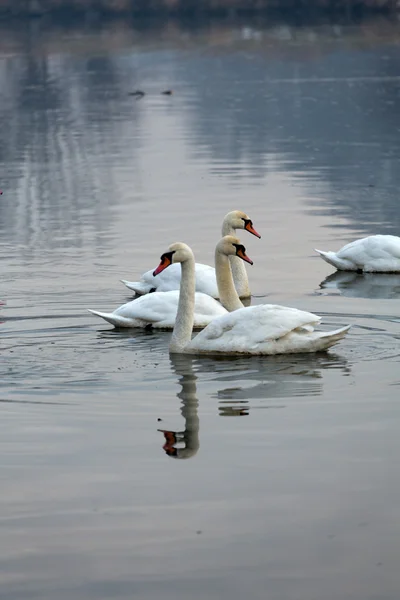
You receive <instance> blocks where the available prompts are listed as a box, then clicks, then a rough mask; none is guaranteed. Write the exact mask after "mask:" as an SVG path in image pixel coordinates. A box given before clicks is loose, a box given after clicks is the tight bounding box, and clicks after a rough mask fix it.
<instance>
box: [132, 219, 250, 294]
mask: <svg viewBox="0 0 400 600" xmlns="http://www.w3.org/2000/svg"><path fill="white" fill-rule="evenodd" d="M236 229H245V230H246V231H248V232H249V233H252V234H253V235H255V236H257V237H258V238H259V237H261V236H260V234H259V233H257V231H256V230H255V229H254V227H253V223H252V220H251V219H250V217H249V216H248V215H246V213H244V212H242V211H240V210H233V211H231V212H229V213H228V214H227V215H225V217H224V220H223V222H222V236H225V235H234V234H235V231H236ZM230 260H231V267H232V275H233V280H234V282H235V287H236V291H237V293H238V294H239V297H240V298H250V296H251V292H250V288H249V281H248V277H247V272H246V268H245V266H244V264H243V262H242V261H241V260H240V258H237V257H236V256H231V257H230ZM121 281H122V283H123V284H124V285H126V287H127V288H129V289H130V290H133V291H134V292H136V294H139V295H142V294H148V293H150V292H155V291H156V292H169V291H170V290H179V285H180V282H181V268H180V266H179V265H171V267H170V268H169V269H167V270H166V271H163V272H162V273H160V274H159V275H158V276H157V277H154V275H153V271H152V270H151V271H146V273H143V275H142V276H141V278H140V281H126V280H125V279H121ZM196 291H197V292H203V293H204V294H208V295H209V296H212V297H213V298H218V297H219V296H218V286H217V280H216V275H215V269H214V267H210V266H209V265H203V264H202V263H196Z"/></svg>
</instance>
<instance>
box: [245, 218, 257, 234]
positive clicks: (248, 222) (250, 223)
mask: <svg viewBox="0 0 400 600" xmlns="http://www.w3.org/2000/svg"><path fill="white" fill-rule="evenodd" d="M242 220H243V221H244V228H245V229H246V231H248V232H249V233H252V234H253V235H255V236H256V237H258V238H261V235H260V234H259V233H258V232H257V231H256V230H255V229H254V227H253V221H252V220H251V219H244V218H242Z"/></svg>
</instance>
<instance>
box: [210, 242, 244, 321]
mask: <svg viewBox="0 0 400 600" xmlns="http://www.w3.org/2000/svg"><path fill="white" fill-rule="evenodd" d="M238 260H240V259H238ZM215 271H216V277H217V285H218V295H219V299H220V302H221V304H222V306H224V307H225V308H226V310H228V311H229V312H232V311H234V310H237V309H238V308H243V304H242V303H241V302H240V299H239V296H238V293H237V291H236V288H235V285H234V283H233V279H232V271H231V266H230V262H229V258H228V257H227V256H226V255H225V254H222V253H221V252H219V251H218V249H216V250H215Z"/></svg>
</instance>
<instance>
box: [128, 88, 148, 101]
mask: <svg viewBox="0 0 400 600" xmlns="http://www.w3.org/2000/svg"><path fill="white" fill-rule="evenodd" d="M144 95H145V92H142V90H135V91H134V92H129V94H128V96H135V98H138V99H139V98H143V96H144Z"/></svg>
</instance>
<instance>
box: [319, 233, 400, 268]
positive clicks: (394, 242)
mask: <svg viewBox="0 0 400 600" xmlns="http://www.w3.org/2000/svg"><path fill="white" fill-rule="evenodd" d="M315 251H316V252H318V254H319V255H320V256H322V258H323V259H324V260H325V261H326V262H327V263H329V264H330V265H333V266H334V267H336V269H338V270H339V271H357V272H358V273H400V237H397V236H395V235H370V236H368V237H365V238H362V239H361V240H355V241H354V242H351V243H350V244H346V246H343V248H341V249H340V250H339V251H338V252H324V251H322V250H317V249H315Z"/></svg>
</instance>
